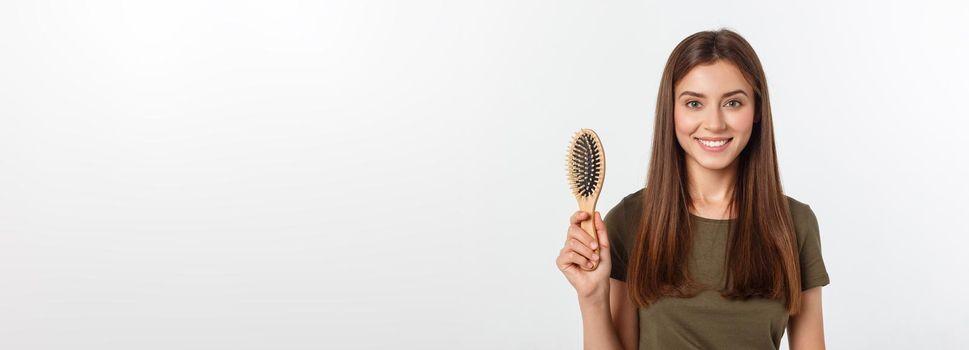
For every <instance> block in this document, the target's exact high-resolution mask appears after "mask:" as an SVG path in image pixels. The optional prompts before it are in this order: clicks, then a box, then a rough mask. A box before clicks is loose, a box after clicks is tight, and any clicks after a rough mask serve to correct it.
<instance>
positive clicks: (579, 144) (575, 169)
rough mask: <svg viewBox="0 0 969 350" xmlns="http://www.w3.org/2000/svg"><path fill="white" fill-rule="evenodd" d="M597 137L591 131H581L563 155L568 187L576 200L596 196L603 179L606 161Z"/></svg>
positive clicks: (573, 138)
mask: <svg viewBox="0 0 969 350" xmlns="http://www.w3.org/2000/svg"><path fill="white" fill-rule="evenodd" d="M605 158H606V157H605V153H604V152H603V150H602V144H601V143H600V142H599V136H597V135H596V133H595V132H594V131H592V130H591V129H581V130H579V131H577V132H576V133H575V135H573V136H572V142H570V143H569V149H568V152H567V153H566V155H565V168H566V172H567V173H568V181H569V186H570V187H571V188H572V194H573V195H575V196H576V198H589V197H592V196H596V195H598V192H597V191H598V190H600V189H601V188H602V180H603V178H604V177H605V170H606V169H605V167H606V159H605Z"/></svg>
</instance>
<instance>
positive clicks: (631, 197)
mask: <svg viewBox="0 0 969 350" xmlns="http://www.w3.org/2000/svg"><path fill="white" fill-rule="evenodd" d="M644 190H646V188H645V187H643V188H640V189H638V190H636V191H635V192H632V193H630V194H627V195H626V196H624V197H622V200H620V201H619V204H618V205H619V206H622V207H642V204H643V191H644Z"/></svg>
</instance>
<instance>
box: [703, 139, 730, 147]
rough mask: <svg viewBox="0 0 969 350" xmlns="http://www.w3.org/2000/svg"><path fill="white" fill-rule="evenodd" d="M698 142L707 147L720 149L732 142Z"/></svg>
mask: <svg viewBox="0 0 969 350" xmlns="http://www.w3.org/2000/svg"><path fill="white" fill-rule="evenodd" d="M697 141H700V143H702V144H704V145H706V146H707V147H720V146H723V145H725V144H727V141H730V140H720V141H704V140H700V139H697Z"/></svg>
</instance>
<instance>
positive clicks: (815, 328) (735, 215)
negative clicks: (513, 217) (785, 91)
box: [556, 29, 829, 350]
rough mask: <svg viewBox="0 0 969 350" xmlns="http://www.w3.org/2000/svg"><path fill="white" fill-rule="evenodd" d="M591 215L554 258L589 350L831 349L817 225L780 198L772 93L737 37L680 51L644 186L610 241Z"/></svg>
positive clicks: (666, 86)
mask: <svg viewBox="0 0 969 350" xmlns="http://www.w3.org/2000/svg"><path fill="white" fill-rule="evenodd" d="M587 216H588V215H587V214H586V213H584V212H581V211H579V212H577V213H576V214H574V215H573V216H572V217H571V218H570V222H571V224H570V227H569V229H568V237H567V239H566V243H565V247H564V248H562V250H561V252H560V254H559V256H558V258H557V259H556V265H557V266H558V267H559V269H560V270H561V271H562V273H563V274H565V276H566V278H567V279H568V280H569V283H571V284H572V286H573V287H574V288H575V289H576V292H577V293H578V295H579V306H580V309H581V312H582V320H583V329H584V342H585V348H586V349H636V348H637V347H638V348H639V349H777V348H779V347H780V341H781V338H782V337H783V334H784V332H785V328H786V329H787V333H788V341H789V345H790V348H791V349H792V350H804V349H823V348H824V331H823V325H822V316H821V287H822V286H824V285H827V284H828V283H829V278H828V274H827V271H826V270H825V267H824V261H823V260H822V258H821V242H820V236H819V232H818V223H817V219H816V217H815V215H814V212H813V211H812V210H811V208H810V207H809V206H808V205H807V204H804V203H802V202H799V201H797V200H795V199H793V198H791V197H789V196H787V195H785V194H784V192H783V191H782V189H781V182H780V176H779V172H778V170H777V158H776V153H775V149H774V133H773V122H772V120H771V111H770V99H769V98H768V93H767V81H766V79H765V76H764V72H763V69H762V67H761V64H760V60H759V59H758V57H757V54H756V53H755V52H754V50H753V49H752V48H751V47H750V44H749V43H748V42H747V41H746V40H745V39H743V38H742V37H741V36H739V35H738V34H737V33H734V32H733V31H730V30H727V29H721V30H719V31H704V32H699V33H696V34H693V35H691V36H689V37H687V38H686V39H684V40H683V41H682V42H680V44H679V45H677V46H676V48H675V49H674V50H673V52H672V54H670V57H669V60H668V61H667V63H666V68H665V70H664V72H663V77H662V81H661V83H660V88H659V94H658V97H657V103H656V122H655V127H654V135H653V145H652V155H651V160H650V163H649V174H648V177H647V182H646V186H644V188H642V189H639V190H638V191H636V192H633V193H631V194H629V195H627V196H626V197H625V198H623V199H622V200H621V201H620V202H619V203H618V204H617V205H616V206H615V207H613V208H612V209H611V210H609V212H608V213H607V214H606V217H605V220H604V221H603V219H602V218H600V214H599V213H598V212H596V213H595V214H594V218H591V219H592V220H595V224H596V229H597V231H598V237H599V239H598V241H596V240H595V239H593V238H592V237H591V235H589V234H588V233H587V232H585V231H584V230H583V229H582V228H581V227H580V226H579V223H580V222H581V221H583V220H587V219H590V218H588V217H587ZM599 246H601V248H602V249H600V250H599V252H600V253H601V256H600V254H595V253H594V251H593V250H594V249H596V248H597V247H599ZM592 260H599V265H598V267H597V268H596V269H595V270H592V271H588V270H587V268H582V266H588V264H589V263H590V262H591V261H592ZM637 344H638V346H637Z"/></svg>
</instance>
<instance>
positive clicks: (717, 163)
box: [696, 158, 734, 170]
mask: <svg viewBox="0 0 969 350" xmlns="http://www.w3.org/2000/svg"><path fill="white" fill-rule="evenodd" d="M696 162H697V164H700V166H702V167H704V168H706V169H710V170H723V169H726V168H727V167H729V166H730V164H732V163H733V162H734V158H731V159H730V160H729V161H726V162H725V161H723V160H722V159H716V160H713V159H697V161H696Z"/></svg>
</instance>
